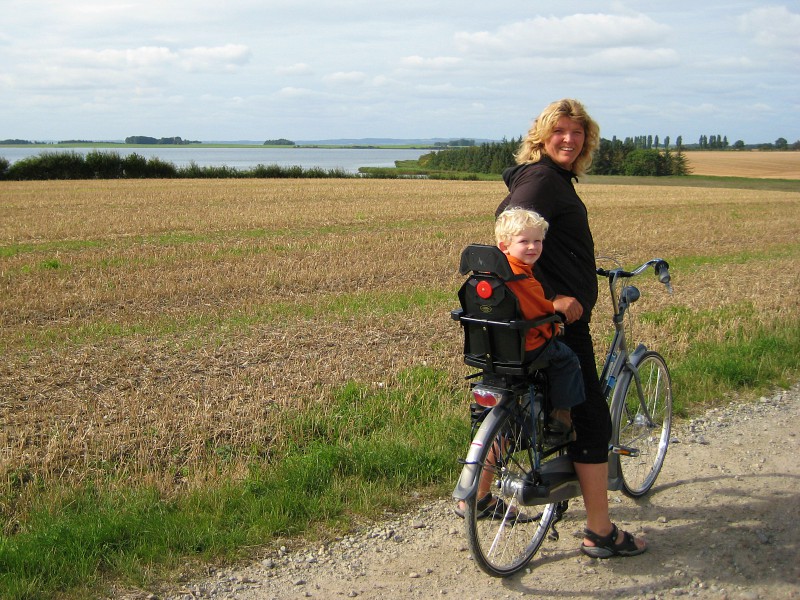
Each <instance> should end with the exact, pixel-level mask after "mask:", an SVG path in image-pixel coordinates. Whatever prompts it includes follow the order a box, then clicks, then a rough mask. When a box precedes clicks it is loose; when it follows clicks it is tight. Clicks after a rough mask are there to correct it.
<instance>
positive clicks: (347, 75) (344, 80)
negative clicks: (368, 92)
mask: <svg viewBox="0 0 800 600" xmlns="http://www.w3.org/2000/svg"><path fill="white" fill-rule="evenodd" d="M366 79H367V74H366V73H363V72H361V71H347V72H344V71H339V72H338V73H331V74H329V75H326V76H325V77H323V80H324V81H325V82H326V83H333V84H335V85H360V84H362V83H364V82H365V81H366Z"/></svg>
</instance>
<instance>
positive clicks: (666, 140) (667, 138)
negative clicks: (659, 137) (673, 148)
mask: <svg viewBox="0 0 800 600" xmlns="http://www.w3.org/2000/svg"><path fill="white" fill-rule="evenodd" d="M668 149H669V136H665V137H664V150H668Z"/></svg>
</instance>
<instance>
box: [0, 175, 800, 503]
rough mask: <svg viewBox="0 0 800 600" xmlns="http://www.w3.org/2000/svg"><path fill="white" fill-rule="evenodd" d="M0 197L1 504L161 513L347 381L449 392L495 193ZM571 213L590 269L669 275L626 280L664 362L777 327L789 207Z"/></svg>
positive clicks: (633, 195) (316, 190)
mask: <svg viewBox="0 0 800 600" xmlns="http://www.w3.org/2000/svg"><path fill="white" fill-rule="evenodd" d="M0 185H1V186H2V187H0V199H1V200H0V214H1V215H2V219H0V281H1V282H2V284H1V286H0V294H1V295H2V296H1V297H0V316H1V317H2V331H0V347H2V353H3V361H2V364H1V365H0V452H1V453H2V454H0V474H1V475H2V477H1V478H0V480H2V481H4V482H6V483H5V485H6V489H5V494H6V495H5V497H6V498H10V497H19V495H20V494H24V493H25V489H26V487H25V484H26V483H29V482H33V481H37V482H40V483H41V482H47V481H58V482H62V483H69V484H72V483H79V482H82V481H85V480H93V481H94V480H98V479H99V480H102V479H103V478H107V477H112V475H113V479H114V480H115V481H122V482H126V483H130V482H138V483H146V484H148V485H155V486H156V487H158V488H160V489H162V490H163V491H164V492H165V493H167V494H171V493H173V492H176V491H179V490H181V489H186V488H187V487H193V486H197V485H201V484H202V483H203V482H204V481H207V480H209V479H215V478H218V477H224V478H228V477H233V478H235V477H236V476H237V473H238V474H241V473H244V472H246V470H247V468H248V464H251V461H252V460H254V458H255V459H258V460H264V461H269V460H271V458H272V456H273V453H275V452H277V450H276V449H280V448H284V447H286V445H287V444H289V443H291V440H290V439H287V437H289V436H290V435H291V433H290V432H289V431H287V429H286V427H285V424H286V422H287V415H292V414H298V413H301V412H303V411H317V412H320V413H321V414H325V411H326V407H327V406H328V404H329V401H330V396H331V394H332V393H333V391H334V390H336V389H339V388H341V386H343V385H344V384H345V382H347V381H353V382H357V383H358V384H359V385H364V386H367V387H372V388H375V389H380V388H385V387H391V386H393V385H396V384H397V377H398V375H399V374H400V373H401V372H403V371H404V370H407V369H410V368H415V367H420V366H424V367H425V368H430V369H435V370H441V371H444V372H446V374H447V375H446V376H447V377H448V378H449V379H450V380H451V381H452V386H453V389H454V390H458V389H460V388H461V387H463V384H462V383H461V377H462V376H463V375H464V374H465V369H464V367H463V365H462V364H461V356H460V343H461V334H460V331H459V330H458V328H457V326H455V325H454V324H453V323H452V322H451V321H450V319H449V310H450V309H451V308H454V307H455V303H456V299H455V293H456V290H457V288H458V286H459V284H460V282H461V277H460V276H459V275H458V273H457V272H456V269H457V264H458V256H459V253H460V251H461V249H462V248H463V247H464V246H465V245H466V244H467V243H470V242H490V241H491V231H492V215H493V212H494V208H495V206H496V205H497V203H498V202H499V200H500V199H501V198H502V197H503V195H504V190H503V188H502V184H499V183H491V182H489V183H487V182H449V181H442V182H439V181H405V180H400V181H391V182H387V181H370V180H346V181H345V180H342V181H313V180H284V181H253V180H237V181H203V182H196V181H77V182H55V181H53V182H27V183H12V182H4V183H2V184H0ZM579 193H580V194H581V196H582V197H583V199H584V200H585V202H586V204H587V206H588V209H589V213H590V218H591V223H592V227H593V231H594V235H595V243H596V249H597V253H598V255H602V256H613V257H615V258H616V259H618V260H620V261H622V262H623V263H624V264H626V265H630V264H632V263H634V262H637V263H638V261H643V260H646V259H649V258H652V257H654V256H661V257H663V258H666V259H667V260H669V261H670V262H671V263H672V265H673V272H674V278H673V279H674V287H675V294H674V295H672V296H669V295H667V294H665V293H664V292H663V291H662V289H661V288H660V287H659V286H658V284H657V283H656V282H655V280H654V279H653V280H652V281H651V280H650V278H648V279H647V280H646V281H644V280H643V281H642V285H641V287H642V289H643V291H644V294H643V296H644V298H643V300H642V303H641V306H640V309H639V310H640V312H641V314H642V315H644V316H646V315H648V314H649V315H651V316H652V318H649V319H647V318H645V319H643V320H642V323H641V326H640V327H639V329H638V330H637V337H638V338H639V339H641V340H643V341H646V342H650V343H652V344H654V345H656V346H657V347H658V348H659V349H661V350H662V351H663V352H664V353H665V354H667V355H668V356H669V357H674V358H675V359H678V358H679V357H680V356H681V355H682V353H684V352H686V351H687V349H688V348H689V347H690V346H691V345H693V344H698V343H705V342H708V343H719V342H722V341H724V340H725V339H726V338H729V337H731V336H734V337H735V336H736V335H737V332H740V330H741V328H742V327H743V326H744V327H747V328H752V327H754V326H761V325H763V326H765V327H771V326H773V325H774V324H775V323H780V322H791V323H795V324H796V323H797V315H798V298H799V297H800V278H798V275H797V274H798V264H799V263H800V245H798V241H797V232H798V214H800V213H799V212H798V209H799V208H800V191H798V192H767V191H759V190H731V189H699V188H690V187H665V188H659V187H644V186H613V185H588V184H582V185H579ZM601 292H602V289H601ZM606 302H607V300H606V298H605V296H603V295H601V298H600V303H599V305H598V309H597V312H596V318H595V323H594V325H593V327H594V328H595V332H596V334H597V336H596V337H597V339H598V340H599V341H598V343H602V342H604V341H605V340H606V339H607V338H606V332H607V331H608V326H607V322H608V310H607V307H606V306H605V303H606ZM689 322H692V323H694V324H695V326H689V325H687V323H689ZM697 324H700V325H701V326H699V327H698V326H696V325H697ZM454 395H456V396H457V392H454ZM387 409H388V408H387ZM446 410H448V411H450V412H451V415H457V416H463V415H464V411H465V409H464V406H463V403H462V402H460V401H459V400H458V399H456V401H454V402H451V403H450V405H449V408H447V409H446ZM443 416H447V415H443ZM288 418H291V417H288ZM331 418H334V416H331ZM221 465H222V467H221ZM4 509H5V510H6V511H10V512H13V510H12V508H10V507H9V506H8V505H7V506H5V507H4ZM7 514H8V512H7Z"/></svg>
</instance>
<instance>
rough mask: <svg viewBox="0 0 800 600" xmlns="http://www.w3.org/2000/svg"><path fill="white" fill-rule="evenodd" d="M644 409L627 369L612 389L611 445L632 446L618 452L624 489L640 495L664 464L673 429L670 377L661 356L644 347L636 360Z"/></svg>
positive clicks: (653, 481) (630, 373)
mask: <svg viewBox="0 0 800 600" xmlns="http://www.w3.org/2000/svg"><path fill="white" fill-rule="evenodd" d="M634 366H635V367H636V370H637V372H638V373H639V378H640V381H641V384H642V393H643V397H644V402H645V406H646V407H647V412H648V413H649V414H650V417H651V419H652V420H651V421H650V422H649V423H648V420H647V416H646V414H645V413H644V411H643V410H642V405H641V402H640V401H639V392H638V387H637V385H636V379H635V377H634V375H633V372H632V371H630V370H626V372H625V376H624V377H623V378H621V381H620V383H619V385H618V386H617V389H616V390H615V392H614V396H615V398H614V399H613V400H612V406H615V407H616V410H615V414H614V415H613V418H614V432H615V433H614V438H615V439H614V440H613V441H614V445H618V446H620V447H627V448H634V449H636V450H637V451H638V455H636V456H627V455H625V454H624V453H623V454H621V455H620V471H621V473H622V484H623V492H624V493H625V494H626V495H628V496H630V497H632V498H639V497H641V496H643V495H645V494H646V493H647V492H649V491H650V488H652V487H653V484H654V483H655V481H656V478H657V477H658V474H659V473H660V472H661V467H662V466H663V465H664V458H665V457H666V454H667V449H668V448H669V440H670V431H671V429H672V379H671V377H670V374H669V369H668V368H667V363H666V361H665V360H664V358H663V357H662V356H661V355H660V354H658V353H657V352H653V351H647V352H645V353H644V354H642V356H641V358H639V360H637V362H636V364H635V365H634Z"/></svg>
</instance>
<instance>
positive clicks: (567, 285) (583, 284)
mask: <svg viewBox="0 0 800 600" xmlns="http://www.w3.org/2000/svg"><path fill="white" fill-rule="evenodd" d="M574 177H575V174H574V173H572V171H567V170H566V169H563V168H561V167H560V166H558V165H557V164H556V163H555V162H553V161H552V160H551V159H550V157H548V156H545V157H543V158H542V159H541V160H540V161H538V162H535V163H530V164H524V165H517V166H515V167H510V168H508V169H506V170H505V171H504V172H503V180H504V181H505V182H506V185H507V186H508V190H509V193H508V195H507V196H506V198H505V199H504V200H503V201H502V202H501V203H500V206H498V207H497V211H496V212H495V216H497V215H499V214H500V213H501V212H502V211H503V210H505V209H506V208H509V207H513V206H519V207H522V208H526V209H528V210H533V211H535V212H537V213H539V214H540V215H542V217H544V219H545V220H546V221H547V222H548V223H549V224H550V227H549V229H548V230H547V235H546V236H545V240H544V249H543V251H542V256H541V257H540V258H539V260H538V261H537V262H536V264H535V265H534V276H535V277H536V278H537V279H538V280H539V281H541V282H542V285H543V286H544V290H545V294H547V296H548V297H549V298H550V299H552V298H553V297H555V296H556V295H563V296H572V297H574V298H576V299H577V300H578V302H580V303H581V305H582V306H583V316H582V317H581V321H586V322H588V321H590V320H591V314H592V309H593V308H594V305H595V303H596V302H597V272H596V270H595V269H596V266H595V255H594V240H593V239H592V232H591V230H590V229H589V217H588V214H587V212H586V206H585V205H584V204H583V202H582V201H581V199H580V198H579V197H578V194H577V193H576V192H575V187H574V186H573V184H572V179H573V178H574Z"/></svg>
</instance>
